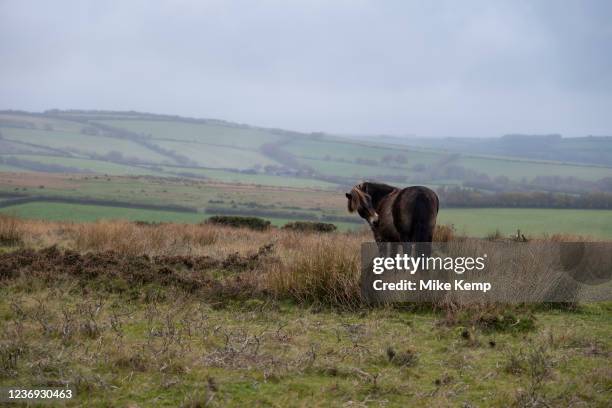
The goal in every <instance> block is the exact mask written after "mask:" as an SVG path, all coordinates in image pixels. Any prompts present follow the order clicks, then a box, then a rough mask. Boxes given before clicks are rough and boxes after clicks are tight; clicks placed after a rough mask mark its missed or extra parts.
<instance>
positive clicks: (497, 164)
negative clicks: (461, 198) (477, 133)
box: [457, 156, 612, 181]
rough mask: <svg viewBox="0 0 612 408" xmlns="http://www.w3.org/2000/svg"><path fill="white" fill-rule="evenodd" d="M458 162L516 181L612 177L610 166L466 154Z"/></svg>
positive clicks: (494, 175) (591, 179) (488, 173)
mask: <svg viewBox="0 0 612 408" xmlns="http://www.w3.org/2000/svg"><path fill="white" fill-rule="evenodd" d="M457 164H458V165H461V166H464V167H466V168H470V169H473V170H477V171H479V172H482V173H485V174H487V175H488V176H489V177H491V178H493V177H497V176H506V177H508V178H509V179H511V180H515V181H518V180H520V179H522V178H523V177H524V178H526V179H528V180H530V179H532V178H533V177H535V176H559V177H576V178H579V179H583V180H588V181H594V180H599V179H602V178H604V177H612V168H610V167H597V166H587V165H584V166H581V165H575V164H561V163H554V162H537V161H527V160H508V159H501V158H498V159H492V158H491V159H489V158H484V157H470V156H465V157H461V158H460V159H459V160H458V162H457Z"/></svg>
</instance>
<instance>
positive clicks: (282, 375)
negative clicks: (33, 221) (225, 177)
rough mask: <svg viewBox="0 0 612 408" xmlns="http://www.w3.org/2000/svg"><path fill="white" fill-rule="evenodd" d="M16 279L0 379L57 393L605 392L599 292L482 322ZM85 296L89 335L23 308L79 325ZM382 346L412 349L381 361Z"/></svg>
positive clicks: (479, 399)
mask: <svg viewBox="0 0 612 408" xmlns="http://www.w3.org/2000/svg"><path fill="white" fill-rule="evenodd" d="M27 282H28V281H27V279H22V280H21V281H17V282H15V283H8V284H6V285H5V286H4V287H2V288H0V295H1V296H0V318H1V319H2V321H3V322H4V324H3V325H0V327H1V329H0V333H1V334H2V335H4V336H5V337H6V340H5V343H6V344H7V350H8V349H9V348H8V347H21V348H22V349H23V350H24V351H23V352H22V354H21V355H20V356H19V357H18V358H17V360H16V364H15V365H14V366H10V367H9V368H7V369H6V373H10V374H11V375H3V376H1V377H0V385H3V386H9V385H13V386H14V385H20V386H28V385H30V386H31V385H33V384H34V383H36V382H37V381H60V380H61V381H68V382H69V383H71V384H73V386H74V384H77V385H78V386H77V387H76V388H77V393H76V397H75V399H73V400H71V401H67V402H66V404H67V405H68V406H85V405H86V406H91V407H102V406H109V405H119V406H128V405H132V404H138V405H139V406H161V407H165V406H168V407H177V406H198V405H196V403H199V404H201V406H212V407H243V406H283V407H284V406H308V407H311V406H312V407H328V406H343V405H356V404H357V403H362V402H364V401H365V402H367V404H366V405H367V406H389V407H405V406H416V407H432V406H435V407H438V406H486V407H508V406H513V405H516V406H520V404H519V403H518V401H519V399H520V398H521V395H522V393H530V396H531V397H532V398H536V399H538V400H540V401H544V402H546V406H569V405H572V404H577V403H580V404H582V405H585V406H593V407H602V408H603V407H605V406H608V403H609V400H610V397H611V395H610V394H611V391H610V381H611V378H610V367H609V357H606V353H609V350H610V347H612V342H611V340H610V339H611V338H612V325H611V324H610V322H611V320H610V313H611V310H610V308H609V306H607V305H606V304H601V305H586V306H583V308H582V310H581V311H580V312H577V313H572V312H562V311H555V310H549V311H539V312H536V313H535V314H534V316H533V319H534V321H535V322H536V328H535V329H534V330H532V331H529V332H523V333H521V332H514V331H509V332H504V331H497V332H496V331H493V332H491V331H483V330H480V329H478V328H468V329H464V328H463V327H461V326H460V325H450V326H449V325H445V324H441V321H443V318H444V316H443V314H442V313H433V312H429V311H416V312H408V311H401V310H394V309H392V308H388V309H373V310H368V309H364V310H359V311H356V312H344V313H336V312H334V311H331V310H323V311H316V310H315V308H308V307H300V306H296V305H292V304H289V303H284V302H263V301H260V300H256V299H253V300H247V301H244V302H239V303H232V302H231V301H226V302H224V303H223V304H222V305H223V307H219V306H218V303H217V304H216V305H217V306H215V304H211V303H208V302H207V301H206V300H203V299H201V298H198V297H196V296H189V295H186V294H184V293H181V292H178V293H177V292H176V291H173V290H172V288H164V287H159V286H156V285H152V286H151V287H146V288H128V290H127V292H126V293H124V294H110V295H109V294H107V293H104V292H100V291H98V290H95V289H94V290H92V289H88V290H82V291H81V290H74V284H73V286H69V285H68V284H67V283H61V282H53V291H51V290H48V289H47V287H46V285H47V284H42V283H34V282H30V283H27ZM26 284H27V285H28V286H25V285H26ZM70 287H72V291H70V290H69V288H70ZM145 293H146V294H151V293H153V294H157V295H156V296H159V297H158V298H155V297H153V300H145V299H147V297H146V295H145ZM149 297H150V296H149ZM40 299H44V310H43V309H41V306H40V304H42V302H41V301H40ZM100 299H103V301H101V300H100ZM128 299H129V300H128ZM37 300H38V301H37ZM37 302H40V303H37ZM97 304H98V305H100V306H99V307H98V311H97V312H96V317H95V325H96V327H99V332H96V334H95V335H93V336H86V335H83V334H79V332H78V331H75V332H68V334H64V335H63V336H60V335H54V334H50V333H48V332H45V329H44V326H42V325H41V324H38V323H37V321H36V319H40V318H41V317H42V318H44V319H45V324H46V325H48V327H51V328H53V327H55V326H58V327H61V325H62V323H63V322H64V323H65V320H64V319H67V317H68V318H70V319H72V320H69V321H68V322H69V323H75V324H76V325H77V326H76V327H79V326H78V325H79V324H90V325H91V321H90V320H88V315H87V312H86V311H85V312H84V311H83V310H87V308H92V307H94V308H95V305H97ZM37 305H38V306H37ZM66 316H67V317H66ZM24 321H25V322H26V324H23V322H24ZM20 322H21V323H22V324H21V325H19V324H20ZM30 322H31V324H28V323H30ZM18 325H19V326H18ZM14 326H18V327H21V330H20V331H19V333H20V334H21V336H20V337H16V336H14V335H12V336H11V335H10V333H12V331H11V329H12V328H13V327H14ZM72 327H73V326H68V329H66V330H72ZM464 330H468V333H470V337H469V338H468V339H466V338H464V337H462V335H461V333H462V332H463V331H464ZM255 339H257V340H256V341H255ZM491 342H494V346H490V343H491ZM592 347H596V350H598V351H597V352H595V353H593V352H591V350H592ZM388 348H392V349H393V350H396V351H398V352H404V351H405V350H410V351H411V353H413V354H414V355H415V356H416V359H415V360H414V362H413V363H411V364H409V365H406V366H400V365H397V364H394V363H392V362H390V361H389V359H388V357H387V350H388ZM62 350H63V351H64V352H63V353H62V352H61V351H62ZM538 353H540V354H538ZM530 356H536V357H538V356H540V357H541V358H540V359H533V360H530ZM34 361H36V364H33V362H34ZM530 361H534V363H533V367H535V369H536V370H542V371H543V372H544V373H545V375H544V376H543V377H542V378H543V380H542V382H541V383H538V382H537V380H535V379H534V377H535V376H534V375H533V374H531V372H530V371H529V367H530ZM512 370H515V371H512ZM534 384H535V386H534ZM532 390H533V391H532ZM530 391H532V392H530ZM206 401H208V402H206ZM188 403H191V404H192V405H186V404H188ZM183 404H185V405H183Z"/></svg>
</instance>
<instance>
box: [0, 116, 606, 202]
mask: <svg viewBox="0 0 612 408" xmlns="http://www.w3.org/2000/svg"><path fill="white" fill-rule="evenodd" d="M409 140H412V139H406V140H400V141H398V142H397V143H395V144H391V143H389V141H388V138H384V137H371V138H362V139H359V140H358V139H354V138H342V137H338V136H333V135H326V134H307V133H298V132H291V131H286V130H279V129H264V128H257V127H253V126H248V125H241V124H235V123H230V122H224V121H219V120H206V119H197V120H196V119H188V118H180V117H174V116H165V115H151V114H141V113H136V112H84V111H83V112H79V111H50V112H47V113H45V114H27V113H18V112H6V111H5V112H0V160H1V162H0V165H1V166H3V169H5V170H4V171H9V169H10V170H13V169H17V170H18V171H19V170H21V171H29V170H37V168H36V167H37V166H36V163H40V164H42V165H47V164H49V162H52V164H54V165H55V167H54V168H49V167H48V166H47V167H45V168H43V170H40V168H39V169H38V170H39V171H53V172H62V171H63V172H70V171H68V170H70V169H62V168H61V167H58V166H65V167H75V168H77V169H79V170H80V171H91V172H95V173H98V174H116V175H119V174H157V175H167V176H169V177H172V176H175V175H180V176H182V177H192V178H208V179H213V180H218V181H228V180H232V181H235V180H237V179H239V177H240V176H238V175H239V174H240V173H239V171H243V172H244V171H246V172H247V173H249V174H247V175H246V176H248V177H246V178H245V179H244V180H245V182H248V183H254V184H261V185H266V184H269V183H271V185H283V186H286V187H303V186H317V187H322V186H329V187H330V188H338V187H346V186H347V185H352V184H355V183H356V182H357V181H359V180H363V179H366V178H374V179H378V180H381V181H388V182H393V183H395V184H398V185H408V184H416V183H418V184H423V183H426V184H430V185H445V184H446V185H457V186H461V185H463V184H465V183H466V182H468V183H469V182H473V181H482V180H489V181H491V180H493V179H495V178H497V177H500V176H503V177H506V178H507V179H508V180H510V181H512V182H515V183H523V184H525V183H527V184H529V183H531V182H533V179H534V178H535V177H538V176H540V177H553V178H555V177H556V178H570V179H572V188H573V189H575V188H576V186H580V187H579V188H582V189H589V188H593V186H592V185H591V184H589V183H592V182H595V181H601V180H604V179H606V178H610V177H612V167H610V166H611V164H610V163H608V161H607V160H608V159H607V158H608V157H612V156H611V153H610V151H611V150H612V149H611V146H612V143H611V142H610V141H609V140H608V139H606V138H583V139H580V140H578V139H576V140H574V139H571V140H562V141H561V142H554V143H557V144H555V145H554V146H552V145H551V146H552V147H551V151H552V152H556V153H554V154H557V156H558V157H559V160H554V158H555V157H556V156H554V154H553V153H551V155H552V157H549V156H550V155H549V156H546V155H545V156H544V157H541V158H532V157H528V156H529V152H535V151H538V152H540V151H543V152H544V151H546V149H545V148H544V147H542V143H541V142H537V143H535V144H534V146H533V148H532V149H530V147H529V145H527V144H526V143H525V142H521V144H520V145H519V146H520V147H521V149H522V150H520V152H523V153H524V155H525V156H524V157H521V156H520V154H518V155H517V153H516V152H517V150H516V149H514V150H513V148H508V149H506V150H504V146H506V145H507V144H508V143H507V142H504V141H502V142H499V141H497V139H492V141H487V140H482V141H480V143H481V144H482V145H484V146H489V148H487V149H488V150H487V149H480V150H483V153H482V154H477V153H475V152H479V151H480V150H479V149H477V148H476V147H475V143H477V141H474V140H472V139H457V140H451V141H449V142H448V143H444V142H431V143H430V144H429V145H427V144H424V143H422V141H420V140H418V139H414V140H413V142H414V144H413V145H406V144H405V143H409V142H408V141H409ZM436 143H437V144H436ZM504 143H505V144H504ZM551 143H553V142H551ZM557 145H558V146H557ZM465 146H472V147H474V149H473V150H472V151H471V152H470V151H468V150H466V149H465ZM496 146H497V147H496ZM500 146H501V147H500ZM508 146H510V147H512V146H514V144H510V145H508ZM506 147H507V146H506ZM571 149H573V150H571ZM504 151H507V152H508V153H507V155H504V154H503V153H504ZM24 155H27V157H26V156H24ZM568 158H575V160H574V161H572V160H567V159H568ZM24 160H27V161H24ZM63 160H65V164H64V163H62V161H63ZM75 160H80V161H78V162H77V161H75ZM101 162H103V163H108V165H103V164H102V163H101ZM595 164H596V165H595ZM212 170H214V171H212ZM228 170H232V171H228ZM271 176H272V178H270V177H271ZM274 177H280V178H274ZM551 183H552V184H550V185H549V186H542V185H541V183H540V184H538V188H540V189H546V188H548V189H551V190H552V191H557V190H558V189H559V188H561V189H563V188H567V185H565V184H562V183H561V184H560V183H559V182H551ZM572 192H574V191H573V190H572Z"/></svg>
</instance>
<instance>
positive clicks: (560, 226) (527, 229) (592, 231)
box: [438, 208, 612, 238]
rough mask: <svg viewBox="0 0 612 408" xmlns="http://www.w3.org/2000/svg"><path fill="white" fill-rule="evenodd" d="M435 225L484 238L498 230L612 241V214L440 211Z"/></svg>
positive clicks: (572, 211)
mask: <svg viewBox="0 0 612 408" xmlns="http://www.w3.org/2000/svg"><path fill="white" fill-rule="evenodd" d="M438 222H440V223H443V224H454V225H455V228H456V229H457V231H458V232H465V233H467V234H468V235H470V236H480V237H482V236H486V235H488V234H489V233H493V232H495V230H496V229H498V230H499V231H500V232H501V233H503V234H505V235H508V234H516V230H517V229H520V230H521V232H522V233H523V234H525V235H529V234H543V233H548V234H554V233H568V234H583V235H590V236H593V237H599V238H612V210H573V209H567V210H566V209H533V208H465V209H464V208H442V209H440V213H439V215H438Z"/></svg>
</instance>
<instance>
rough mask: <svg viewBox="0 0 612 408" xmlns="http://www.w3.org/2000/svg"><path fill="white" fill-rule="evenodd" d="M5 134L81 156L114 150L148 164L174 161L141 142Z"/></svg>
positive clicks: (23, 131) (32, 132)
mask: <svg viewBox="0 0 612 408" xmlns="http://www.w3.org/2000/svg"><path fill="white" fill-rule="evenodd" d="M2 134H3V136H4V138H5V139H7V140H14V141H17V142H26V143H32V144H36V145H41V146H47V147H51V148H54V149H60V150H63V151H66V152H70V153H76V154H82V155H89V154H99V155H104V154H107V153H110V152H112V151H115V152H120V153H121V154H122V155H123V156H124V157H125V158H131V157H134V158H137V159H140V160H144V161H147V162H154V163H161V162H164V161H171V160H170V159H169V158H168V157H165V156H163V155H161V154H159V153H156V152H154V151H152V150H149V149H147V148H146V147H144V146H142V145H140V144H138V143H135V142H132V141H130V140H124V139H117V138H112V137H104V136H91V135H84V134H80V133H69V132H61V131H45V130H33V129H12V128H2Z"/></svg>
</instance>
